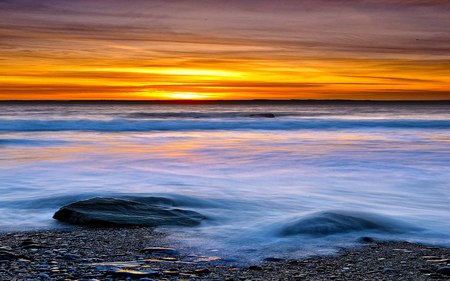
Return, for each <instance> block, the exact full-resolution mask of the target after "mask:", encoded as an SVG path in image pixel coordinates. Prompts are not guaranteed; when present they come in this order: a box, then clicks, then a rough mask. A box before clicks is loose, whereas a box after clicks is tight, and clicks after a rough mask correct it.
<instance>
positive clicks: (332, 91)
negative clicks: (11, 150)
mask: <svg viewBox="0 0 450 281" xmlns="http://www.w3.org/2000/svg"><path fill="white" fill-rule="evenodd" d="M449 14H450V3H449V2H448V1H437V0H436V1H414V0H411V1H395V0H380V1H375V0H366V1H364V0H360V1H345V0H338V1H331V0H328V1H327V0H316V1H312V0H310V1H309V0H308V1H294V0H279V1H269V0H258V1H256V0H248V1H238V0H232V1H207V0H199V1H194V0H192V1H189V0H177V1H162V0H161V1H144V0H133V1H119V0H110V1H100V0H97V1H87V0H84V1H68V0H59V1H56V0H49V1H31V0H30V1H28V0H21V1H20V0H18V1H0V98H1V99H24V98H26V99H38V98H43V97H44V96H45V98H46V99H48V98H52V97H53V98H55V99H60V98H63V99H72V98H74V99H79V98H81V99H83V98H89V99H93V98H99V99H105V98H116V97H117V98H127V99H128V98H129V99H141V98H166V97H168V98H170V97H173V96H174V95H173V94H172V95H171V93H183V92H186V93H191V94H189V95H191V96H192V93H203V96H205V97H209V98H246V99H248V98H250V99H252V98H275V99H276V98H299V99H301V98H358V99H359V98H364V99H366V98H370V99H397V98H400V99H428V98H432V99H443V98H447V99H450V57H449V54H450V32H449V31H448V27H449V26H450V16H449ZM143 93H144V94H143ZM189 95H188V94H186V96H189ZM175 96H176V95H175ZM179 96H182V95H179Z"/></svg>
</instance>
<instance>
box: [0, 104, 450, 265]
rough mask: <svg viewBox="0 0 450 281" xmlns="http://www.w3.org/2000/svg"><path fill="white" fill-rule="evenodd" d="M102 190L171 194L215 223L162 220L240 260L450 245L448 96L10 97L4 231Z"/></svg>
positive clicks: (1, 148) (4, 122)
mask: <svg viewBox="0 0 450 281" xmlns="http://www.w3.org/2000/svg"><path fill="white" fill-rule="evenodd" d="M95 196H106V197H118V198H120V197H127V196H135V197H144V196H163V197H167V198H172V199H173V200H175V201H177V202H180V205H183V206H184V208H187V209H191V210H195V211H197V212H199V213H201V214H204V215H206V216H208V217H209V218H210V220H207V221H205V222H204V223H202V225H200V226H198V227H192V228H188V227H186V228H180V227H164V228H161V230H162V231H164V232H168V233H170V234H171V237H173V238H174V239H177V240H179V241H183V242H182V243H186V244H187V245H188V246H189V247H196V248H198V249H201V250H203V251H206V252H208V251H214V252H219V253H221V254H222V255H226V256H230V257H239V258H249V259H251V258H258V257H262V256H278V257H304V256H310V255H317V254H330V253H334V252H335V251H336V250H338V249H340V248H342V247H351V246H354V245H358V243H359V242H358V239H359V238H361V237H364V236H370V237H373V238H375V239H379V240H408V241H412V242H420V243H425V244H430V245H444V246H450V223H449V218H450V104H449V103H444V102H441V103H440V102H434V103H429V102H424V103H384V102H377V103H373V102H372V103H371V102H245V103H237V102H234V103H233V102H229V103H198V104H197V103H120V102H110V103H101V102H96V103H95V102H92V103H89V102H85V103H82V102H80V103H70V102H67V103H64V102H61V103H45V102H41V103H0V231H3V232H8V231H24V230H36V229H58V228H66V227H67V225H63V224H61V223H59V222H57V221H55V220H53V219H52V215H53V213H54V212H55V211H56V210H58V209H59V208H60V207H61V206H63V205H65V204H68V203H70V202H74V201H77V200H81V199H85V198H90V197H95Z"/></svg>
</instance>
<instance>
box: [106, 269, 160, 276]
mask: <svg viewBox="0 0 450 281" xmlns="http://www.w3.org/2000/svg"><path fill="white" fill-rule="evenodd" d="M109 274H111V275H112V276H113V277H125V278H127V277H131V278H142V277H150V276H159V275H160V274H159V272H157V271H154V270H146V271H138V270H128V269H115V270H112V271H111V272H109Z"/></svg>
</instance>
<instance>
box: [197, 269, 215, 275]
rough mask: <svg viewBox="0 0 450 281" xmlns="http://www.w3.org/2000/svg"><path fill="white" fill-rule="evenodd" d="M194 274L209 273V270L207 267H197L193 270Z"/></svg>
mask: <svg viewBox="0 0 450 281" xmlns="http://www.w3.org/2000/svg"><path fill="white" fill-rule="evenodd" d="M194 273H195V274H208V273H211V270H209V269H207V268H199V269H196V270H195V271H194Z"/></svg>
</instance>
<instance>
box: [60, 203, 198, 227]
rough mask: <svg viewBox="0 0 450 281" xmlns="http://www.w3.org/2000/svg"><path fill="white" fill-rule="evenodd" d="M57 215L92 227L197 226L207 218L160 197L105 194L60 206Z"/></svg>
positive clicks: (70, 222)
mask: <svg viewBox="0 0 450 281" xmlns="http://www.w3.org/2000/svg"><path fill="white" fill-rule="evenodd" d="M158 199H159V198H158ZM53 218H54V219H56V220H59V221H62V222H66V223H69V224H75V225H84V226H91V227H112V226H116V227H117V226H162V225H178V226H196V225H199V224H200V223H201V221H202V220H204V219H206V217H205V216H203V215H201V214H199V213H197V212H194V211H190V210H183V209H178V208H174V207H171V206H167V205H166V204H165V203H164V204H162V203H160V202H159V201H158V200H155V201H152V200H150V199H149V200H147V201H144V200H143V201H139V202H138V201H132V200H124V199H116V198H105V197H95V198H91V199H87V200H82V201H77V202H74V203H71V204H69V205H66V206H64V207H62V208H61V209H59V210H58V211H57V212H56V213H55V214H54V215H53Z"/></svg>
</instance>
